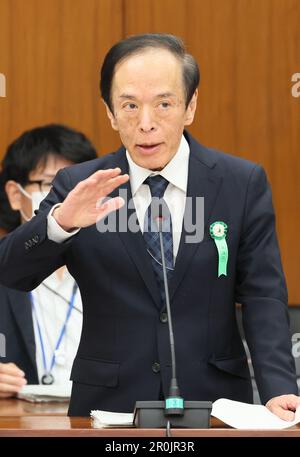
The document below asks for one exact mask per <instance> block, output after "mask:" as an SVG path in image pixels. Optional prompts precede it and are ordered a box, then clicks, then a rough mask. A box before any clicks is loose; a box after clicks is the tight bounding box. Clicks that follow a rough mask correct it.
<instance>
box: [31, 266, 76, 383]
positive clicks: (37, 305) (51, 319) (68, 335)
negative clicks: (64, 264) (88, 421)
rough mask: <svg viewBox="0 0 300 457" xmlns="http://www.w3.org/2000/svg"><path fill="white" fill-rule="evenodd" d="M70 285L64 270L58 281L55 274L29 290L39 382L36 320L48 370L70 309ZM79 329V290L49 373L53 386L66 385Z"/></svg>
mask: <svg viewBox="0 0 300 457" xmlns="http://www.w3.org/2000/svg"><path fill="white" fill-rule="evenodd" d="M73 286H74V278H73V277H72V276H71V275H70V273H69V272H68V270H67V268H65V271H64V274H63V277H62V279H59V278H58V277H57V275H56V272H54V273H52V275H51V276H49V277H48V278H46V279H45V280H44V281H43V282H42V283H41V284H40V285H39V286H38V287H37V288H36V289H34V290H33V291H32V296H33V297H32V299H33V303H34V310H33V312H32V318H33V327H34V336H35V345H36V363H37V370H38V377H39V382H40V383H41V378H42V376H43V375H44V374H45V369H44V363H43V353H42V347H41V341H40V336H39V331H38V325H37V320H38V323H39V326H40V330H41V335H42V340H43V346H44V350H45V356H46V365H47V369H49V368H50V364H51V360H52V356H53V352H54V350H55V347H56V344H57V341H58V338H59V335H60V332H61V329H62V326H63V324H64V322H65V320H66V316H67V311H68V308H69V305H68V303H70V300H71V296H72V291H73ZM81 327H82V303H81V296H80V291H79V289H78V288H77V291H76V295H75V301H74V308H73V310H72V313H71V316H70V319H69V321H68V324H67V328H66V332H65V335H64V337H63V339H62V342H61V345H60V348H59V351H58V353H57V354H56V362H57V363H56V364H55V365H54V368H53V370H52V371H51V374H52V375H53V376H54V382H55V384H65V383H67V382H69V379H70V373H71V368H72V364H73V360H74V357H75V355H76V352H77V348H78V344H79V340H80V334H81Z"/></svg>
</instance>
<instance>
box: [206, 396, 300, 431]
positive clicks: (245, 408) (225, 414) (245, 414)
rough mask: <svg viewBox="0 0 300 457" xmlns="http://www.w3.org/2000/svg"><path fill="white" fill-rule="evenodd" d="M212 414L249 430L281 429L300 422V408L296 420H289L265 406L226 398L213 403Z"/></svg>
mask: <svg viewBox="0 0 300 457" xmlns="http://www.w3.org/2000/svg"><path fill="white" fill-rule="evenodd" d="M211 415H212V416H214V417H217V418H218V419H220V420H221V421H222V422H224V423H225V424H227V425H230V426H231V427H234V428H238V429H248V430H249V429H254V430H267V429H268V430H281V429H284V428H288V427H292V426H293V425H296V424H298V423H299V422H300V408H298V409H297V411H296V413H295V420H293V421H291V422H287V421H285V420H282V419H280V418H279V417H277V416H275V414H273V413H271V411H270V410H269V409H268V408H266V407H265V406H262V405H251V404H248V403H241V402H239V401H233V400H227V399H226V398H220V399H219V400H216V401H215V402H214V403H213V408H212V412H211Z"/></svg>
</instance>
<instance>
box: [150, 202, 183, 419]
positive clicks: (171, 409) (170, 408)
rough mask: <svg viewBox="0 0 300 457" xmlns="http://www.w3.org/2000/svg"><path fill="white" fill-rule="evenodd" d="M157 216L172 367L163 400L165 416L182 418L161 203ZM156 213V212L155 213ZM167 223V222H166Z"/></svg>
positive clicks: (181, 401)
mask: <svg viewBox="0 0 300 457" xmlns="http://www.w3.org/2000/svg"><path fill="white" fill-rule="evenodd" d="M156 209H158V214H155V211H154V217H153V219H154V221H155V222H156V226H157V229H158V234H159V242H160V251H161V262H162V270H163V279H164V288H165V297H166V307H167V316H168V324H169V339H170V348H171V365H172V378H171V383H170V388H169V396H168V397H167V398H166V399H165V415H166V416H175V415H177V416H182V415H183V411H184V401H183V398H182V397H181V396H180V391H179V386H178V381H177V373H176V355H175V340H174V333H173V322H172V314H171V306H170V298H169V284H168V276H167V268H166V259H165V250H164V243H163V236H162V231H163V222H164V220H166V218H164V216H163V212H164V208H163V203H162V204H159V205H158V208H156ZM156 212H157V211H156ZM167 222H169V221H167Z"/></svg>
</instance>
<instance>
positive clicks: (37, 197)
mask: <svg viewBox="0 0 300 457" xmlns="http://www.w3.org/2000/svg"><path fill="white" fill-rule="evenodd" d="M18 188H19V190H20V192H22V194H23V195H25V197H27V198H29V199H30V200H31V203H32V217H33V216H35V213H34V212H35V211H36V210H38V209H39V206H40V203H41V201H42V200H44V198H45V197H46V196H47V195H48V193H47V192H41V191H38V192H32V194H29V193H28V192H26V190H25V189H23V187H22V186H21V185H20V184H18ZM20 213H21V214H22V216H23V218H24V219H25V221H29V220H30V219H29V218H28V216H26V215H25V214H24V212H23V211H22V210H20Z"/></svg>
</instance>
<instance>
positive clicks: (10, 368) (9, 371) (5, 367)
mask: <svg viewBox="0 0 300 457" xmlns="http://www.w3.org/2000/svg"><path fill="white" fill-rule="evenodd" d="M1 374H6V375H12V376H19V377H24V376H25V373H24V371H22V370H20V368H18V367H17V365H15V364H14V363H0V376H1Z"/></svg>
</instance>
